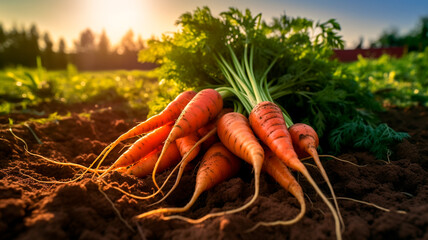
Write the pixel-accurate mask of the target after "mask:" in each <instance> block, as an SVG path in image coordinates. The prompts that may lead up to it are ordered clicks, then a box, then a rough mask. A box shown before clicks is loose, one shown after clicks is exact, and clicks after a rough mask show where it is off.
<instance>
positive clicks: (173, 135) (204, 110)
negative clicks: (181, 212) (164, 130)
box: [152, 88, 223, 189]
mask: <svg viewBox="0 0 428 240" xmlns="http://www.w3.org/2000/svg"><path fill="white" fill-rule="evenodd" d="M222 108H223V99H222V97H221V95H220V94H219V93H218V92H217V91H216V90H214V89H209V88H208V89H204V90H201V91H200V92H198V93H197V94H196V96H195V97H194V98H193V99H192V100H191V101H190V102H189V103H188V104H187V106H186V107H185V108H184V109H183V111H182V112H181V114H180V116H179V117H178V119H177V120H176V122H175V124H174V126H173V127H172V130H171V132H170V134H169V135H168V138H167V139H166V140H165V145H164V147H163V149H162V152H161V154H160V156H159V159H158V162H157V163H156V165H155V168H154V171H153V173H152V179H153V183H154V184H155V186H156V187H157V188H158V189H159V186H158V185H157V183H156V177H155V176H156V169H157V167H158V164H159V161H160V160H161V159H162V157H163V155H164V152H165V149H167V148H168V145H169V144H170V143H171V142H173V141H175V140H176V139H178V138H181V137H184V136H186V135H189V134H190V133H192V132H196V130H198V129H199V128H201V127H202V126H204V125H205V124H207V123H208V122H210V121H211V120H213V119H214V118H215V117H216V116H217V115H218V114H219V112H220V111H221V109H222Z"/></svg>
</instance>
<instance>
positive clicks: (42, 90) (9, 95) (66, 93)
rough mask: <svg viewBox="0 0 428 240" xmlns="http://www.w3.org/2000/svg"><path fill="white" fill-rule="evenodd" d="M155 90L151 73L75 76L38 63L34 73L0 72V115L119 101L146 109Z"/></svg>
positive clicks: (23, 70)
mask: <svg viewBox="0 0 428 240" xmlns="http://www.w3.org/2000/svg"><path fill="white" fill-rule="evenodd" d="M157 88H158V83H157V78H156V73H155V72H154V71H121V70H117V71H105V72H78V71H77V70H76V68H75V67H74V66H72V65H69V66H68V68H67V70H65V71H46V70H45V69H44V68H43V67H42V63H41V62H40V61H38V67H37V68H36V69H27V68H15V69H6V70H4V71H0V114H6V113H9V112H12V111H16V110H19V111H23V110H25V111H31V109H29V108H31V107H30V106H36V105H38V104H40V103H41V102H50V101H56V102H60V103H62V104H76V103H86V102H87V103H91V102H92V103H103V102H111V101H115V100H120V101H127V102H128V103H129V105H130V107H131V108H135V109H142V108H147V102H148V101H149V100H150V99H151V96H152V94H153V93H154V92H156V89H157ZM33 113H35V112H34V111H33ZM40 114H42V113H40Z"/></svg>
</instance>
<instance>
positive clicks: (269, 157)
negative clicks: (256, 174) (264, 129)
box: [246, 146, 306, 232]
mask: <svg viewBox="0 0 428 240" xmlns="http://www.w3.org/2000/svg"><path fill="white" fill-rule="evenodd" d="M263 149H264V150H265V159H264V161H263V171H265V172H267V173H268V174H269V175H271V176H272V177H273V178H274V179H275V180H276V182H277V183H279V185H281V186H282V187H283V188H284V189H285V190H287V191H288V192H290V193H291V194H293V196H294V197H295V198H296V199H297V201H298V202H299V204H300V213H299V214H298V215H297V216H296V217H295V218H293V219H291V220H288V221H274V222H258V223H257V224H256V225H254V226H253V227H252V228H251V229H249V230H247V231H246V232H251V231H254V230H255V229H256V228H258V227H260V226H275V225H291V224H294V223H296V222H298V221H300V219H302V218H303V216H304V214H305V211H306V204H305V198H304V195H303V190H302V187H300V185H299V183H298V182H297V181H296V179H295V178H294V176H293V175H292V174H291V172H290V170H288V167H287V166H286V165H285V164H284V162H282V161H281V159H279V158H278V157H277V156H276V155H275V154H274V153H273V152H272V151H271V150H270V149H269V148H267V147H266V146H265V147H264V148H263Z"/></svg>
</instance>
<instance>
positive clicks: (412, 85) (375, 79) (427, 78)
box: [346, 48, 428, 107]
mask: <svg viewBox="0 0 428 240" xmlns="http://www.w3.org/2000/svg"><path fill="white" fill-rule="evenodd" d="M346 67H347V68H348V69H349V70H350V71H351V73H352V74H354V75H355V76H356V80H357V82H358V83H359V84H360V85H361V86H362V87H364V88H366V89H367V90H369V91H370V92H372V93H373V94H375V96H376V97H377V99H378V100H379V101H380V102H382V103H383V104H384V105H395V106H400V107H405V106H410V105H417V104H419V105H423V106H428V71H427V69H428V48H427V49H425V51H423V52H410V53H408V54H407V55H405V56H403V57H402V58H400V59H396V58H393V57H391V56H388V55H383V56H382V57H380V58H379V59H367V58H363V57H359V59H358V61H356V62H354V63H350V64H346Z"/></svg>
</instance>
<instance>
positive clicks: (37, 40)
mask: <svg viewBox="0 0 428 240" xmlns="http://www.w3.org/2000/svg"><path fill="white" fill-rule="evenodd" d="M134 38H135V36H134V32H133V31H132V30H131V29H130V30H129V31H128V32H127V33H126V34H125V35H124V36H123V37H122V39H121V41H120V43H119V44H118V45H117V46H112V45H111V43H110V40H109V38H108V36H107V34H106V31H105V30H103V31H102V33H101V34H99V35H97V34H95V33H94V32H93V31H92V30H91V29H86V30H84V31H82V32H81V33H80V35H79V38H78V39H77V40H75V41H74V42H73V44H74V46H73V47H72V48H71V49H72V51H67V46H66V42H65V40H64V38H60V39H59V40H58V42H57V44H54V41H53V40H52V37H51V36H50V34H49V33H48V32H45V33H43V34H41V33H40V32H39V30H38V28H37V26H36V25H35V24H32V25H31V26H30V27H28V28H25V27H21V28H18V27H16V26H13V27H12V28H11V30H9V31H6V30H5V29H4V27H3V25H2V24H1V23H0V69H3V68H5V67H16V66H24V67H36V65H37V60H36V59H37V58H38V57H40V58H41V60H42V64H43V66H44V67H45V68H47V69H49V70H56V69H65V68H66V67H67V65H68V64H70V63H71V64H73V65H75V66H76V67H77V68H78V69H79V70H110V69H151V68H153V67H154V66H153V64H149V63H140V62H138V52H139V51H140V50H141V49H143V48H144V41H143V39H142V38H141V36H138V37H137V39H136V40H134ZM54 45H56V46H54Z"/></svg>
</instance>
